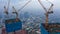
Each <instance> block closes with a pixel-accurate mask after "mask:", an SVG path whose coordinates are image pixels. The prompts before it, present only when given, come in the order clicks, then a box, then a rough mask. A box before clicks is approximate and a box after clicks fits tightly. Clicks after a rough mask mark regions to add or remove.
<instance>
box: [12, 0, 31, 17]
mask: <svg viewBox="0 0 60 34" xmlns="http://www.w3.org/2000/svg"><path fill="white" fill-rule="evenodd" d="M30 2H31V0H29V1H28V2H27V3H26V4H25V5H24V6H22V7H21V8H20V9H19V10H16V9H15V7H14V6H13V7H12V8H13V10H14V12H12V13H14V14H16V18H18V12H19V11H21V10H22V9H23V8H24V7H25V6H26V5H27V4H29V3H30Z"/></svg>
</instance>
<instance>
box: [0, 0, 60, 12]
mask: <svg viewBox="0 0 60 34" xmlns="http://www.w3.org/2000/svg"><path fill="white" fill-rule="evenodd" d="M27 1H29V0H10V6H9V9H11V10H12V6H15V8H16V9H17V10H18V9H20V8H21V7H22V6H23V5H24V4H25V3H26V2H27ZM41 1H42V3H43V4H44V6H45V7H46V8H48V7H49V6H50V4H49V3H48V2H47V1H45V0H41ZM49 1H51V2H52V3H53V4H54V8H53V9H54V11H55V12H57V13H59V12H60V10H59V9H60V0H49ZM7 3H8V0H0V12H2V11H3V10H4V8H3V7H4V5H5V6H7ZM22 11H29V12H31V11H32V12H37V13H39V12H45V11H44V9H43V8H42V7H41V5H40V4H39V2H38V0H32V1H31V2H30V3H29V4H28V5H27V6H25V7H24V8H23V9H22Z"/></svg>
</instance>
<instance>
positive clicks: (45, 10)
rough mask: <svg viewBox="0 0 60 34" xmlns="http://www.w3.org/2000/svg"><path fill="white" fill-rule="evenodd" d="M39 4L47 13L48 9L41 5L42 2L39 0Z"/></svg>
mask: <svg viewBox="0 0 60 34" xmlns="http://www.w3.org/2000/svg"><path fill="white" fill-rule="evenodd" d="M38 2H39V3H40V4H41V6H42V7H43V9H44V10H45V11H47V9H46V8H45V7H44V5H43V4H42V3H41V1H40V0H38Z"/></svg>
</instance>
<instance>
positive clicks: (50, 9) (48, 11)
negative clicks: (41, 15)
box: [38, 0, 54, 25]
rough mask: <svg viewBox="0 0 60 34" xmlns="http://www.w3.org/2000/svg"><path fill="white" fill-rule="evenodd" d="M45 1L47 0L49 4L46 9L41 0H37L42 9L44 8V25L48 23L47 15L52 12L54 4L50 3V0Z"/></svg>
mask: <svg viewBox="0 0 60 34" xmlns="http://www.w3.org/2000/svg"><path fill="white" fill-rule="evenodd" d="M46 1H48V2H49V3H50V4H51V6H50V7H49V9H46V7H44V5H43V3H42V2H41V0H38V2H39V3H40V5H41V6H42V7H43V9H44V10H45V12H46V13H45V16H46V20H45V23H46V25H47V24H48V16H49V14H52V13H53V10H52V9H53V6H54V4H53V3H52V2H50V1H49V0H46Z"/></svg>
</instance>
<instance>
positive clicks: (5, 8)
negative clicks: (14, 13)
mask: <svg viewBox="0 0 60 34" xmlns="http://www.w3.org/2000/svg"><path fill="white" fill-rule="evenodd" d="M9 5H10V0H8V5H7V7H6V6H4V13H5V14H6V15H8V10H9Z"/></svg>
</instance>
